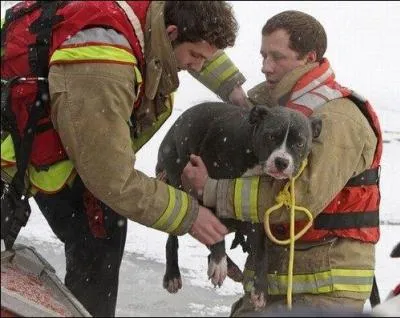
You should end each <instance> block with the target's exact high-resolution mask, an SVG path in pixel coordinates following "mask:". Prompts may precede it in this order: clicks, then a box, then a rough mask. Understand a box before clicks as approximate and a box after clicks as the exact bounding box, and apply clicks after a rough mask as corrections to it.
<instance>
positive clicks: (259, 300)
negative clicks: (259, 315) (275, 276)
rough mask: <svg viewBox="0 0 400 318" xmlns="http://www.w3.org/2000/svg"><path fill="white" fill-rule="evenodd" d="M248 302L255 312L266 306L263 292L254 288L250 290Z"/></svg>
mask: <svg viewBox="0 0 400 318" xmlns="http://www.w3.org/2000/svg"><path fill="white" fill-rule="evenodd" d="M250 301H251V303H252V304H253V306H254V309H255V311H259V310H261V309H263V308H264V307H265V305H266V304H267V302H266V300H265V295H264V292H263V291H259V290H256V289H255V288H252V290H251V293H250Z"/></svg>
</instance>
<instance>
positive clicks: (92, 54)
mask: <svg viewBox="0 0 400 318" xmlns="http://www.w3.org/2000/svg"><path fill="white" fill-rule="evenodd" d="M71 62H75V63H76V62H111V63H112V62H115V63H123V64H132V65H136V64H137V60H136V57H135V56H134V55H133V54H132V53H131V52H129V51H127V50H125V49H122V48H119V47H115V46H111V45H88V46H77V47H68V48H60V49H58V50H56V51H54V53H53V55H52V56H51V59H50V64H54V63H71Z"/></svg>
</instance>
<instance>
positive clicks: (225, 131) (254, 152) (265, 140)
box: [156, 102, 321, 307]
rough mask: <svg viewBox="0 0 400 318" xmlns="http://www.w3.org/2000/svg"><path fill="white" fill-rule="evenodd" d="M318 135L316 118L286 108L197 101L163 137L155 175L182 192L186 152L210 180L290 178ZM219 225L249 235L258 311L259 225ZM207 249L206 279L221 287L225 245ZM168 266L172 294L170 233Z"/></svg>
mask: <svg viewBox="0 0 400 318" xmlns="http://www.w3.org/2000/svg"><path fill="white" fill-rule="evenodd" d="M320 131H321V120H320V119H317V118H312V117H310V118H308V117H306V116H305V115H304V114H302V113H300V112H298V111H295V110H291V109H289V108H287V107H280V106H276V107H266V106H254V107H253V108H251V109H250V108H249V109H245V108H242V107H238V106H234V105H231V104H227V103H222V102H205V103H201V104H198V105H196V106H193V107H191V108H189V109H188V110H186V111H185V112H183V113H182V115H181V116H180V117H179V118H178V119H177V120H176V122H175V123H174V124H173V125H172V127H171V128H170V130H169V131H168V132H167V134H166V135H165V137H164V139H163V141H162V142H161V145H160V148H159V152H158V163H157V167H156V173H160V172H162V171H163V172H165V173H166V178H167V182H168V183H169V184H170V185H172V186H174V187H176V188H181V174H182V171H183V168H184V167H185V165H186V164H187V162H188V161H189V156H190V154H196V155H199V156H201V158H202V159H203V161H204V163H205V165H206V167H207V170H208V173H209V176H210V177H211V178H214V179H233V178H238V177H241V176H251V175H263V174H264V175H270V176H272V177H273V178H276V179H288V178H290V177H292V176H294V175H295V174H296V173H297V172H298V171H299V169H300V166H301V163H302V162H303V160H304V159H305V158H306V157H307V156H308V154H309V152H310V147H311V143H312V139H313V138H317V137H318V136H319V134H320ZM222 222H223V223H224V224H225V225H226V226H228V228H230V229H231V230H235V231H241V235H243V234H244V235H247V237H248V241H249V242H250V248H249V252H250V254H251V255H252V257H254V258H255V261H256V262H255V264H257V265H258V266H256V276H255V280H254V289H253V293H252V297H253V303H254V304H255V306H256V307H263V306H264V305H265V299H266V298H265V294H264V292H265V291H266V288H267V283H266V274H267V258H266V257H267V253H266V245H265V244H266V236H265V233H264V231H263V227H262V225H260V224H259V225H257V226H254V225H250V224H248V223H246V224H244V223H245V222H240V221H234V220H231V219H229V220H222ZM243 231H245V233H243ZM235 239H236V238H235ZM209 248H210V251H211V254H210V256H209V268H208V275H209V277H210V278H211V281H212V283H213V284H214V285H219V286H220V285H221V284H222V282H223V281H224V279H225V277H226V275H227V263H228V262H227V255H226V252H225V242H224V241H223V242H220V243H217V244H215V245H212V246H210V247H209ZM244 250H245V249H244ZM228 261H229V258H228ZM166 264H167V265H166V273H165V275H164V279H163V286H164V288H165V289H167V290H168V291H169V292H171V293H176V292H177V291H178V290H179V289H180V288H181V287H182V281H181V276H180V271H179V266H178V238H177V237H176V236H173V235H170V236H169V237H168V241H167V245H166ZM228 265H229V264H228ZM258 278H260V279H258Z"/></svg>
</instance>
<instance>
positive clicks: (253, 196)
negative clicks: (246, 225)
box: [250, 177, 260, 223]
mask: <svg viewBox="0 0 400 318" xmlns="http://www.w3.org/2000/svg"><path fill="white" fill-rule="evenodd" d="M259 182H260V178H258V177H256V178H251V185H250V221H251V222H253V223H258V222H259V220H258V209H257V201H258V185H259Z"/></svg>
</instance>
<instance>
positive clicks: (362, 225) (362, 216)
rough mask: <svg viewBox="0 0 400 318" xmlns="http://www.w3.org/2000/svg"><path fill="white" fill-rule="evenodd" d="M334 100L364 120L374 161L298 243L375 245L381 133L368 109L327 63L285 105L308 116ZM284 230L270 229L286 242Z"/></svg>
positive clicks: (283, 226)
mask: <svg viewBox="0 0 400 318" xmlns="http://www.w3.org/2000/svg"><path fill="white" fill-rule="evenodd" d="M336 98H349V99H351V100H352V101H353V102H354V103H355V104H356V105H357V106H358V107H359V109H360V110H361V112H362V113H363V114H364V116H365V117H366V118H367V119H368V121H369V123H370V125H371V127H372V128H373V130H374V132H375V134H376V137H377V140H378V143H377V147H376V150H375V155H374V160H373V162H372V165H371V167H370V168H369V169H367V170H366V171H364V172H363V173H361V174H360V175H358V176H355V177H353V178H351V179H350V180H349V181H348V182H347V184H346V185H345V187H344V188H343V189H342V190H341V191H340V192H339V193H338V194H337V195H336V197H335V198H334V199H333V200H332V201H331V202H330V203H329V204H328V206H327V207H325V209H324V210H323V212H321V213H320V214H319V215H318V216H317V217H316V218H315V219H314V222H313V226H312V227H311V228H310V229H309V230H308V231H307V232H306V233H305V234H304V235H303V236H302V237H301V238H300V241H303V242H305V241H320V240H323V239H324V238H328V237H343V238H351V239H356V240H360V241H363V242H371V243H376V242H377V241H378V240H379V204H380V190H379V169H380V160H381V156H382V133H381V129H380V124H379V120H378V117H377V115H376V113H375V111H374V110H373V108H372V106H371V105H370V103H369V102H368V101H367V100H365V99H364V98H362V97H361V96H359V95H357V94H356V93H355V92H353V91H351V90H349V89H348V88H345V87H342V86H340V85H339V84H338V83H337V82H336V81H335V75H334V73H333V71H332V69H331V68H330V65H329V62H328V60H327V59H324V60H323V61H322V62H321V64H320V66H319V67H317V68H315V69H313V70H311V71H310V72H308V73H306V74H305V75H304V76H303V77H302V78H301V79H300V80H299V81H298V82H297V83H296V85H295V86H294V88H293V90H292V92H291V95H290V97H289V99H288V100H287V101H286V102H285V105H286V106H287V107H290V108H293V109H296V110H299V111H301V112H303V113H304V114H306V115H307V116H310V115H311V114H312V113H313V110H314V109H316V108H317V107H319V106H321V105H323V104H325V103H327V102H329V101H331V100H333V99H336ZM280 102H282V101H280ZM306 223H307V222H306V221H297V222H296V223H295V232H296V233H297V232H299V231H300V230H301V229H302V228H304V226H305V225H306ZM288 229H289V225H288V224H281V225H273V226H271V230H272V232H273V233H274V234H275V235H276V236H277V237H278V238H279V237H280V238H286V237H287V236H288V233H289V230H288Z"/></svg>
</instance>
